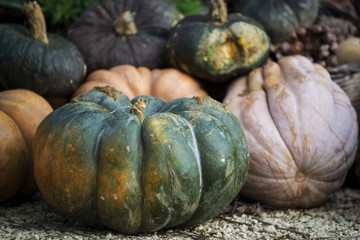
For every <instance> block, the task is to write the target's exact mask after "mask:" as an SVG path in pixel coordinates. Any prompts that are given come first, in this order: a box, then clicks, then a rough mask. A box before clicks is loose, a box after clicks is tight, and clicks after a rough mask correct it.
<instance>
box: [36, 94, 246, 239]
mask: <svg viewBox="0 0 360 240" xmlns="http://www.w3.org/2000/svg"><path fill="white" fill-rule="evenodd" d="M144 109H145V111H144ZM34 154H35V156H34V158H35V160H34V161H35V163H34V169H35V170H34V171H35V179H36V182H37V184H38V186H39V189H40V191H41V192H42V194H43V196H44V197H45V198H46V199H47V200H48V202H49V203H51V204H52V205H53V206H54V207H56V208H57V209H58V210H59V211H60V212H62V213H63V214H65V215H67V216H70V217H72V218H74V219H76V220H78V221H79V222H82V223H85V224H88V225H90V226H97V227H102V226H107V227H109V228H111V229H114V230H117V231H120V232H123V233H136V232H149V231H150V232H152V231H157V230H159V229H162V228H168V227H174V226H194V225H195V224H198V223H202V222H204V221H207V220H209V219H211V218H213V217H215V216H216V215H218V214H219V213H220V211H221V210H222V209H223V208H224V207H225V206H226V205H227V204H229V203H230V202H231V201H232V200H233V199H234V198H235V197H236V196H237V194H238V193H239V191H240V189H241V187H242V186H243V184H244V181H245V178H246V175H247V170H248V164H249V162H248V150H247V145H246V142H245V138H244V135H243V132H242V128H241V126H240V123H239V121H238V120H237V119H236V117H235V116H234V115H233V114H232V113H231V112H230V111H229V110H228V109H227V108H226V107H224V106H223V105H222V104H220V103H219V102H217V101H215V100H213V99H211V98H209V97H202V98H200V97H194V98H180V99H176V100H173V101H171V102H169V103H166V102H165V101H163V100H160V99H157V98H153V97H148V96H142V97H137V98H135V99H134V100H133V101H132V102H131V101H130V100H129V99H128V98H127V97H126V96H125V95H123V94H122V93H119V92H117V91H116V90H114V89H113V88H110V87H105V88H96V89H94V90H92V91H89V92H85V93H83V94H81V95H79V96H78V97H76V98H75V99H74V100H73V101H72V103H69V104H67V105H64V106H62V107H60V108H58V109H57V110H55V111H54V112H53V113H51V114H50V115H48V116H47V117H46V119H45V120H44V121H43V122H42V123H41V124H40V126H39V128H38V129H37V132H36V136H35V140H34Z"/></svg>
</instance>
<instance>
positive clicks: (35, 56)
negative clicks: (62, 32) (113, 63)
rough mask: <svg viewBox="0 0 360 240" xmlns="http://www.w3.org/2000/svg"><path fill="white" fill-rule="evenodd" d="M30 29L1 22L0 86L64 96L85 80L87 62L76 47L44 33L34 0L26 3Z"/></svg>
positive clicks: (42, 18) (43, 21)
mask: <svg viewBox="0 0 360 240" xmlns="http://www.w3.org/2000/svg"><path fill="white" fill-rule="evenodd" d="M24 11H25V13H26V16H27V19H28V21H29V27H30V30H29V29H27V28H25V27H24V26H22V25H19V24H0V49H1V51H0V86H1V87H0V88H3V89H15V88H23V89H28V90H31V91H33V92H36V93H38V94H39V95H41V96H44V97H67V96H69V95H71V94H72V92H73V91H75V89H77V87H78V86H79V85H80V84H81V82H82V81H83V80H84V77H85V73H86V65H85V62H84V59H83V57H82V55H81V53H80V52H79V50H78V49H77V48H76V47H75V45H74V44H72V43H71V42H70V41H68V40H66V39H65V38H63V37H61V36H58V35H55V34H51V33H49V34H47V33H46V25H45V20H44V16H43V15H42V12H41V9H40V6H39V5H38V4H37V3H36V2H30V3H28V4H26V5H25V7H24Z"/></svg>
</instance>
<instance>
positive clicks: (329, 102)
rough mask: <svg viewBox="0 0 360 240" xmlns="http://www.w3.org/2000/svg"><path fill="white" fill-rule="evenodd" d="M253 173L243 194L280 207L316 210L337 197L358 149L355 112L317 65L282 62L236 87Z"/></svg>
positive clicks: (233, 93)
mask: <svg viewBox="0 0 360 240" xmlns="http://www.w3.org/2000/svg"><path fill="white" fill-rule="evenodd" d="M224 104H225V105H226V106H227V107H228V108H229V109H230V110H231V111H232V112H233V113H234V114H235V115H236V116H237V117H238V119H239V121H240V122H241V124H242V126H243V129H244V134H245V137H246V140H247V143H248V147H249V153H250V167H249V174H248V178H247V181H246V183H245V185H244V188H243V189H242V191H241V194H243V195H244V196H246V197H248V198H251V199H254V200H256V201H260V202H262V203H264V204H268V205H271V206H275V207H304V208H309V207H315V206H318V205H320V204H322V203H323V202H324V201H326V199H327V197H328V196H329V195H330V194H332V193H334V192H335V191H337V190H338V189H340V187H341V186H342V184H343V183H344V180H345V178H346V175H347V172H348V170H349V168H350V167H351V165H352V163H353V161H354V158H355V155H356V149H357V143H358V125H357V124H358V123H357V116H356V112H355V109H354V108H353V107H352V105H351V102H350V99H349V98H348V96H347V95H346V94H345V93H344V91H343V90H342V89H341V88H340V87H339V86H338V85H337V84H336V83H335V82H334V81H332V80H331V78H330V75H329V73H328V72H327V71H326V70H325V69H324V68H323V67H322V66H320V65H319V64H313V63H312V62H311V61H309V60H308V59H306V58H305V57H303V56H291V57H285V58H282V59H281V60H280V61H279V63H278V64H276V63H274V62H269V63H268V64H267V65H266V66H265V67H264V68H263V69H261V68H259V69H256V70H254V71H253V72H252V73H251V74H250V75H249V77H248V78H247V77H243V78H240V79H238V80H236V81H234V83H233V85H232V86H230V88H229V91H228V93H227V95H226V97H225V99H224Z"/></svg>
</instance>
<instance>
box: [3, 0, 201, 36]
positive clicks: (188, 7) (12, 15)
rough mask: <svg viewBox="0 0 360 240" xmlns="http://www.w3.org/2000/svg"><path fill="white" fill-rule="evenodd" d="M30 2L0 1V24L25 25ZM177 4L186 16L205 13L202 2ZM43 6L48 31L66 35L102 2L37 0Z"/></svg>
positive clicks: (182, 0)
mask: <svg viewBox="0 0 360 240" xmlns="http://www.w3.org/2000/svg"><path fill="white" fill-rule="evenodd" d="M28 1H29V0H0V23H4V22H13V23H20V24H23V23H24V16H23V15H22V13H21V8H22V7H23V5H24V4H25V3H26V2H28ZM169 1H171V2H173V3H174V4H175V6H176V7H177V9H178V10H179V12H181V13H182V14H183V15H184V16H187V15H194V14H199V13H201V12H203V9H204V5H203V2H202V0H169ZM37 2H38V3H39V5H40V6H41V8H42V10H43V13H44V16H45V19H46V24H47V31H48V32H51V33H56V34H59V35H63V36H65V35H66V32H67V29H68V28H69V26H70V25H71V24H72V23H73V22H75V20H76V19H77V18H78V17H79V16H80V15H81V14H82V13H83V12H84V11H85V10H86V9H87V8H88V7H90V6H91V5H93V4H97V3H99V2H100V0H81V1H79V0H61V1H52V0H37Z"/></svg>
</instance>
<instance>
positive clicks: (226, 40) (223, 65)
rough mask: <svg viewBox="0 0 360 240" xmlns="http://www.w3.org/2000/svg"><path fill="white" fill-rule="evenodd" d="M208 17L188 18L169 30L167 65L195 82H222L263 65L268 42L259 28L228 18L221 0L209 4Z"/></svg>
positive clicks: (236, 16)
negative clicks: (203, 80) (198, 80)
mask: <svg viewBox="0 0 360 240" xmlns="http://www.w3.org/2000/svg"><path fill="white" fill-rule="evenodd" d="M210 3H211V4H210V8H211V11H210V12H209V14H208V15H207V16H202V15H194V16H188V17H186V18H184V19H182V20H181V21H179V23H178V24H176V26H175V27H174V28H173V29H172V31H171V32H170V35H169V39H168V42H167V45H166V58H167V61H168V63H169V64H170V65H171V66H173V67H175V68H178V69H181V70H182V71H184V72H186V73H188V74H190V75H193V76H195V77H197V78H201V79H205V80H208V81H211V82H224V81H227V80H230V79H231V78H233V77H236V76H238V75H240V74H246V73H249V72H250V71H251V70H253V69H254V68H257V67H259V66H261V65H262V64H264V63H265V61H266V60H267V58H268V56H269V50H270V40H269V38H268V36H267V34H266V33H265V30H263V28H262V26H261V25H260V24H258V23H257V22H255V21H254V20H253V19H250V18H248V17H246V16H244V15H241V14H237V13H234V14H229V15H227V10H226V5H225V3H224V2H223V0H211V1H210Z"/></svg>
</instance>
